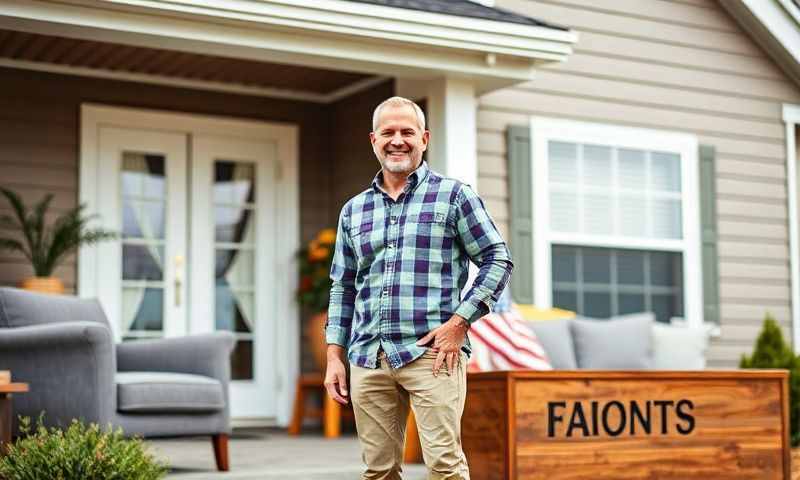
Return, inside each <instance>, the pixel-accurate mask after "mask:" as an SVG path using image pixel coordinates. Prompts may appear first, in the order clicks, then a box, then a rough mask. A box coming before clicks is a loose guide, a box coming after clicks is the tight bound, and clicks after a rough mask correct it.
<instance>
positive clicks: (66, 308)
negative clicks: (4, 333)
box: [0, 287, 111, 328]
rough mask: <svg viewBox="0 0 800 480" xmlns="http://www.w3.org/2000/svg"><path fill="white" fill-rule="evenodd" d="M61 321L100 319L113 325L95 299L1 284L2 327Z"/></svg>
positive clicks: (0, 308) (105, 323) (0, 318)
mask: <svg viewBox="0 0 800 480" xmlns="http://www.w3.org/2000/svg"><path fill="white" fill-rule="evenodd" d="M62 322H97V323H100V324H103V325H104V326H106V327H107V328H111V327H110V325H109V323H108V319H107V318H106V314H105V313H104V312H103V308H102V307H101V306H100V303H99V302H98V301H97V300H96V299H83V298H78V297H73V296H68V295H49V294H43V293H36V292H29V291H27V290H21V289H18V288H9V287H2V288H0V328H18V327H30V326H34V325H43V324H48V323H62Z"/></svg>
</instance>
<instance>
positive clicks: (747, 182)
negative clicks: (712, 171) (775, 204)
mask: <svg viewBox="0 0 800 480" xmlns="http://www.w3.org/2000/svg"><path fill="white" fill-rule="evenodd" d="M717 193H718V194H729V195H735V194H739V195H748V196H754V197H764V198H771V199H777V200H785V199H786V187H785V186H784V185H776V184H774V183H771V182H769V183H768V182H765V181H764V179H763V178H762V179H755V178H746V177H740V178H731V177H729V176H723V177H720V176H719V174H717Z"/></svg>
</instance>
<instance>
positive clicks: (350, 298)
mask: <svg viewBox="0 0 800 480" xmlns="http://www.w3.org/2000/svg"><path fill="white" fill-rule="evenodd" d="M348 211H349V206H347V205H346V206H345V208H343V209H342V213H341V214H340V215H339V225H338V227H337V229H336V245H335V247H334V254H333V262H332V264H331V273H330V277H331V280H332V281H333V284H332V285H331V293H330V302H329V304H328V322H327V323H326V325H325V339H326V342H327V343H328V344H336V345H341V346H343V347H345V348H346V347H347V342H348V340H349V338H350V329H351V328H352V324H353V314H354V312H355V302H356V288H355V278H356V258H355V255H354V253H353V248H352V244H351V243H350V235H349V234H348V229H349V221H348V219H349V215H348V214H347V212H348Z"/></svg>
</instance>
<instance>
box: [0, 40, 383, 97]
mask: <svg viewBox="0 0 800 480" xmlns="http://www.w3.org/2000/svg"><path fill="white" fill-rule="evenodd" d="M0 58H3V59H8V60H13V61H18V62H24V63H21V64H24V65H27V64H28V62H33V63H36V64H41V65H42V66H46V65H54V66H60V67H73V68H78V69H90V70H96V71H97V72H103V71H105V72H116V73H129V74H135V75H148V76H154V77H161V78H175V79H185V80H192V81H198V82H212V83H225V84H231V85H239V86H244V87H252V88H255V89H279V90H285V91H287V92H288V91H292V92H295V93H297V94H301V92H309V93H311V94H313V95H312V96H313V97H315V98H316V97H318V96H323V97H324V96H331V95H335V94H336V92H339V91H341V90H342V89H349V88H348V87H352V86H353V85H358V84H359V83H363V82H364V81H367V80H370V79H373V78H377V77H374V76H372V75H366V74H361V73H353V72H346V71H339V70H328V69H322V68H313V67H307V66H300V65H284V64H278V63H268V62H261V61H254V60H247V59H238V58H227V57H222V56H216V55H206V54H201V53H190V52H181V51H177V50H168V49H159V48H149V47H141V46H133V45H123V44H118V43H110V42H101V41H94V40H84V39H78V38H67V37H60V36H54V35H43V34H38V33H28V32H18V31H13V30H2V29H0Z"/></svg>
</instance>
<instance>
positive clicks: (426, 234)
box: [326, 162, 513, 368]
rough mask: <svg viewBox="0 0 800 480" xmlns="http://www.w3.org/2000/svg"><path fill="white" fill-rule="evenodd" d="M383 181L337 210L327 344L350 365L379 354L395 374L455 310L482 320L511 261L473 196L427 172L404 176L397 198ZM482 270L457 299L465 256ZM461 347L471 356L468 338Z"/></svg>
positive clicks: (371, 363) (367, 362)
mask: <svg viewBox="0 0 800 480" xmlns="http://www.w3.org/2000/svg"><path fill="white" fill-rule="evenodd" d="M382 182H383V176H382V174H381V173H378V175H377V176H376V177H375V179H374V180H373V182H372V186H371V187H370V188H368V189H367V190H365V191H364V192H362V193H360V194H358V195H356V196H355V197H353V198H352V199H351V200H350V201H348V202H347V204H345V206H344V207H343V208H342V212H341V215H340V216H339V225H338V232H337V236H336V247H335V248H336V251H335V253H334V257H333V265H332V266H331V279H332V280H333V286H332V288H331V293H330V306H329V307H328V323H327V325H326V338H327V342H328V343H329V344H337V345H341V346H344V347H348V345H349V348H348V359H349V361H350V362H351V363H352V364H355V365H358V366H360V367H366V368H376V366H377V356H378V351H379V348H382V349H383V351H384V352H385V353H386V357H387V359H388V361H389V363H390V365H392V366H393V367H394V368H399V367H401V366H403V365H406V364H408V363H410V362H411V361H413V360H414V359H416V358H417V357H419V356H420V355H422V354H423V353H424V352H425V350H426V347H420V346H417V345H416V342H417V340H419V339H420V338H422V337H423V336H425V335H426V334H427V333H428V332H429V331H430V330H432V329H433V328H435V327H437V326H439V325H441V324H442V323H444V322H446V321H447V320H448V319H450V317H451V316H452V315H453V314H454V313H456V314H458V315H460V316H462V317H464V318H465V319H466V320H467V322H469V323H471V322H473V321H475V320H477V319H479V318H480V317H482V316H484V315H485V314H487V313H488V312H489V311H490V310H491V308H492V306H493V305H494V303H495V302H496V301H497V299H498V297H499V296H500V294H501V292H502V291H503V289H504V288H505V286H506V284H507V283H508V280H509V277H510V275H511V270H512V268H513V264H512V263H511V257H510V254H509V251H508V248H507V247H506V244H505V242H504V241H503V238H502V237H501V236H500V233H499V232H498V231H497V228H496V227H495V225H494V223H493V222H492V219H491V217H490V216H489V214H488V212H487V211H486V208H485V207H484V205H483V202H482V201H481V199H480V197H478V195H477V194H476V193H475V192H474V191H473V190H472V189H471V188H470V187H469V186H468V185H465V184H463V183H461V182H459V181H457V180H454V179H451V178H446V177H443V176H441V175H439V174H437V173H435V172H433V171H431V170H429V169H428V166H427V164H426V163H425V162H422V164H421V165H420V166H419V167H418V168H417V169H416V170H415V171H414V172H413V173H411V174H410V175H409V177H408V180H407V183H406V186H405V188H404V190H403V192H402V193H401V194H400V196H399V197H398V198H397V200H393V199H392V198H391V197H390V196H389V195H388V194H386V192H385V191H384V190H383V189H382V188H381V184H382ZM470 259H471V260H472V261H474V262H475V263H476V264H477V265H478V266H479V271H478V275H477V277H476V279H475V281H474V282H473V284H472V287H471V288H470V290H469V291H468V292H467V294H466V295H465V297H464V299H463V300H462V299H461V298H460V297H461V291H462V289H463V288H464V285H465V284H466V282H467V273H468V265H469V260H470ZM464 350H465V351H466V352H467V353H468V354H469V353H470V349H469V341H467V342H465V346H464Z"/></svg>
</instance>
